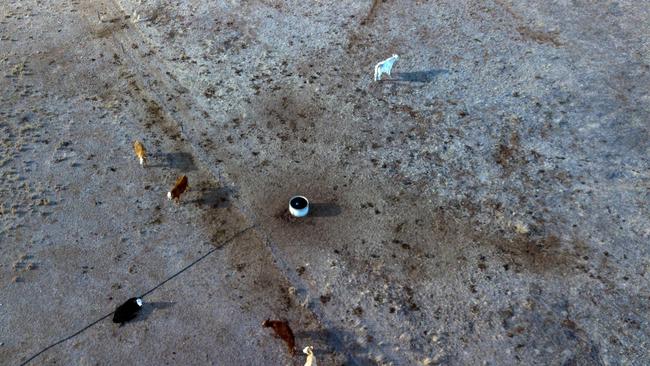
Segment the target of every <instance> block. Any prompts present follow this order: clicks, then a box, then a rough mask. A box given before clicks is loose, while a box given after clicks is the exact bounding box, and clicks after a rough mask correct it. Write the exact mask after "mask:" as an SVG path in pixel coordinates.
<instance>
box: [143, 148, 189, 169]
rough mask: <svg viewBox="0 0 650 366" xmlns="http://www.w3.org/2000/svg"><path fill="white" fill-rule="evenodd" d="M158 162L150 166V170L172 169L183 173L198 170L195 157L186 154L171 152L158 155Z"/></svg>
mask: <svg viewBox="0 0 650 366" xmlns="http://www.w3.org/2000/svg"><path fill="white" fill-rule="evenodd" d="M155 158H156V160H157V162H156V163H155V164H152V165H149V167H150V168H171V169H174V170H179V171H183V172H187V171H192V170H196V165H195V164H194V157H193V156H192V154H190V153H186V152H170V153H162V154H157V155H156V156H155Z"/></svg>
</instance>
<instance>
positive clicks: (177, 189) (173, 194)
mask: <svg viewBox="0 0 650 366" xmlns="http://www.w3.org/2000/svg"><path fill="white" fill-rule="evenodd" d="M189 188H190V186H188V185H187V176H186V175H183V176H182V177H180V178H178V179H177V180H176V184H174V188H172V190H171V191H169V192H167V198H168V199H170V200H172V199H173V200H176V203H178V202H179V201H180V199H181V194H183V193H185V191H187V190H188V189H189Z"/></svg>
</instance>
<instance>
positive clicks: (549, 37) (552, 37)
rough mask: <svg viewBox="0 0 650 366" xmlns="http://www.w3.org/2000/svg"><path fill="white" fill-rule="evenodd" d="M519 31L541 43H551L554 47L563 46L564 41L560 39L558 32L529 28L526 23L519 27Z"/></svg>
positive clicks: (523, 35) (522, 34) (524, 36)
mask: <svg viewBox="0 0 650 366" xmlns="http://www.w3.org/2000/svg"><path fill="white" fill-rule="evenodd" d="M517 32H519V34H520V35H521V36H522V37H523V38H524V39H528V40H531V41H535V42H537V43H539V44H550V45H552V46H554V47H560V46H562V42H560V41H559V40H558V33H557V32H553V33H549V32H542V31H536V30H532V29H530V28H528V27H527V26H525V25H522V26H519V27H517Z"/></svg>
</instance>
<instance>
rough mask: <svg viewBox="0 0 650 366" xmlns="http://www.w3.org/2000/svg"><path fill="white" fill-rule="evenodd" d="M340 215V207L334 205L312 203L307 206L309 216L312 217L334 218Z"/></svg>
mask: <svg viewBox="0 0 650 366" xmlns="http://www.w3.org/2000/svg"><path fill="white" fill-rule="evenodd" d="M340 214H341V206H339V205H337V204H336V203H312V204H310V205H309V215H308V216H312V217H334V216H338V215H340Z"/></svg>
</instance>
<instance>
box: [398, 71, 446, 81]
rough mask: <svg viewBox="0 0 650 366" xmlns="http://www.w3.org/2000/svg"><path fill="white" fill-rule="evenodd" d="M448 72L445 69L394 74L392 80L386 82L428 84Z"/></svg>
mask: <svg viewBox="0 0 650 366" xmlns="http://www.w3.org/2000/svg"><path fill="white" fill-rule="evenodd" d="M448 73H449V70H445V69H431V70H426V71H413V72H395V73H393V76H394V78H393V79H388V80H386V81H406V82H415V83H430V82H432V81H434V80H435V79H436V78H437V77H438V75H442V74H448Z"/></svg>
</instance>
